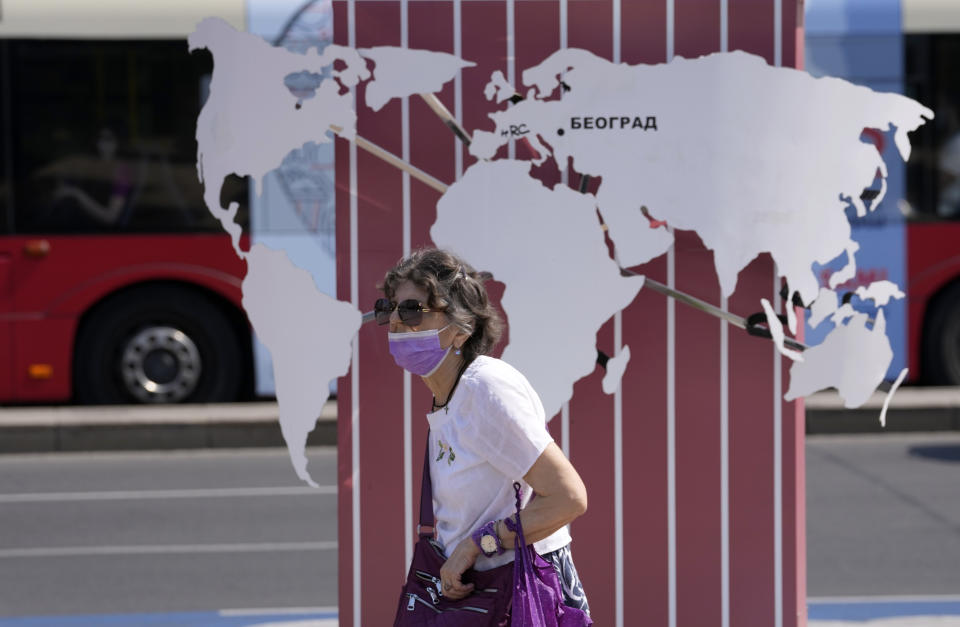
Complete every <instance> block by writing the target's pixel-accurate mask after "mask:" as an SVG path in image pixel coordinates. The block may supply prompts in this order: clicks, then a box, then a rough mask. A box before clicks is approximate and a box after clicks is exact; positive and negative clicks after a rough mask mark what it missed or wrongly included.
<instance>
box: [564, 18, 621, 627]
mask: <svg viewBox="0 0 960 627" xmlns="http://www.w3.org/2000/svg"><path fill="white" fill-rule="evenodd" d="M620 1H621V0H613V27H612V30H613V33H612V35H613V36H612V38H611V39H612V40H613V51H612V52H613V55H612V58H613V62H614V64H619V63H620V59H621V55H622V51H621V45H620V17H621V7H620ZM561 91H562V90H561ZM622 347H623V313H622V312H620V311H618V312H617V313H616V314H614V316H613V352H614V355H615V356H618V355H620V351H621V350H622ZM613 544H614V586H615V590H614V593H615V597H614V598H615V599H616V601H615V603H616V608H615V610H616V611H615V616H616V626H617V627H623V625H624V622H623V621H624V610H623V606H624V598H623V595H624V586H623V385H622V384H621V385H618V386H617V390H616V391H615V392H614V393H613Z"/></svg>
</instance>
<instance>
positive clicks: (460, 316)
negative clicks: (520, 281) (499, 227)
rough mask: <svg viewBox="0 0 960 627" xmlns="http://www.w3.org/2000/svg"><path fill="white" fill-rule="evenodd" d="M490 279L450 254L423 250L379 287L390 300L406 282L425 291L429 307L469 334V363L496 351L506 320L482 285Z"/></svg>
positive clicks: (466, 351) (465, 347)
mask: <svg viewBox="0 0 960 627" xmlns="http://www.w3.org/2000/svg"><path fill="white" fill-rule="evenodd" d="M489 278H491V276H490V274H489V273H486V272H477V271H476V270H474V269H473V267H471V266H470V265H469V264H468V263H467V262H465V261H464V260H462V259H460V258H459V257H457V256H456V255H454V254H453V253H451V252H448V251H446V250H440V249H437V248H423V249H420V250H417V251H415V252H414V253H413V254H411V255H410V256H409V257H407V258H406V259H401V260H400V262H399V263H398V264H397V265H396V266H395V267H393V268H392V269H391V270H389V271H388V272H387V274H386V276H385V277H384V278H383V283H382V284H380V285H379V286H378V287H379V288H380V289H382V290H383V293H384V294H385V295H386V296H387V298H389V299H391V300H392V299H393V295H394V292H395V291H396V289H397V286H398V285H400V284H401V283H403V282H404V281H410V282H411V283H413V284H414V285H416V286H417V287H420V288H422V289H424V290H426V292H427V294H429V297H428V298H429V301H428V302H427V303H426V305H427V306H428V307H430V308H433V307H436V308H438V309H444V310H445V311H444V313H446V314H447V318H448V319H449V320H450V322H451V323H453V324H455V325H456V326H457V327H459V328H460V329H461V330H462V331H464V332H466V333H469V334H470V337H469V338H468V339H467V341H466V342H464V344H463V347H462V349H461V350H462V351H463V358H464V360H465V361H466V362H467V363H470V362H471V361H473V360H474V359H475V358H476V357H477V355H486V354H488V353H489V352H490V351H491V350H493V347H494V346H496V344H497V342H498V341H499V340H500V336H501V334H502V333H503V320H502V319H501V318H500V314H499V313H498V312H497V310H496V309H495V308H494V307H493V306H492V305H491V304H490V299H489V298H488V297H487V289H486V288H485V287H484V286H483V281H484V280H486V279H489Z"/></svg>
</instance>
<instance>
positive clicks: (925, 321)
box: [805, 0, 960, 385]
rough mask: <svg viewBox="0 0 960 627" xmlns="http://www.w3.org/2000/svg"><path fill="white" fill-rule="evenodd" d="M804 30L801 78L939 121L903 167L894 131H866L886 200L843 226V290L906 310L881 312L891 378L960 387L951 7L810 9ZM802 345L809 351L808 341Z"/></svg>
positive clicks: (959, 102)
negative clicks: (878, 159)
mask: <svg viewBox="0 0 960 627" xmlns="http://www.w3.org/2000/svg"><path fill="white" fill-rule="evenodd" d="M805 30H806V38H805V43H806V70H807V71H808V72H810V73H812V74H814V75H832V76H838V77H840V78H844V79H846V80H849V81H852V82H856V83H860V84H863V85H866V86H868V87H871V88H873V89H876V90H879V91H892V92H899V93H903V94H905V95H907V96H909V97H911V98H914V99H915V100H918V101H919V102H921V103H923V104H925V105H927V106H928V107H930V108H931V109H933V111H934V113H935V115H936V117H935V118H934V119H933V120H931V121H930V122H928V123H927V124H924V125H923V126H921V127H920V128H919V129H918V130H917V131H915V132H914V133H912V134H911V138H910V140H911V144H912V146H913V150H912V153H911V156H910V160H909V162H907V163H906V164H905V165H904V164H903V163H902V162H901V160H900V158H899V157H898V156H897V154H896V149H895V148H894V146H893V141H892V131H890V132H887V133H883V132H880V131H878V130H875V129H871V132H870V133H867V134H865V135H867V136H868V137H867V138H868V139H869V141H871V142H872V143H874V144H875V145H877V148H878V149H879V150H881V152H882V153H883V154H884V156H885V161H886V162H887V165H888V177H887V182H888V191H887V195H886V199H885V200H884V201H883V202H882V203H881V204H880V206H879V207H878V208H877V210H876V211H874V212H873V213H871V214H870V215H869V216H867V217H866V218H864V219H855V220H852V221H851V222H852V227H853V235H854V238H855V239H856V240H857V241H859V242H860V244H861V248H860V250H859V251H858V253H857V267H858V269H859V271H860V272H859V273H858V274H860V275H861V276H859V277H857V278H856V279H854V280H853V281H851V282H850V283H849V284H845V285H844V286H842V289H844V290H852V289H855V288H856V287H858V286H859V285H862V284H867V283H869V282H871V281H873V280H878V279H890V280H893V281H895V282H897V283H898V284H900V285H901V287H902V288H903V290H904V292H905V293H906V300H905V302H904V301H893V302H891V304H890V305H888V306H887V307H886V308H885V309H886V314H887V334H888V336H889V337H890V340H891V343H892V345H893V349H894V360H893V364H891V367H890V370H889V371H888V373H887V376H888V378H891V379H892V378H894V377H896V376H897V374H898V373H899V372H900V370H901V369H902V368H904V367H909V368H910V375H909V380H911V381H914V382H917V381H919V382H924V383H932V384H940V385H960V3H957V2H941V1H940V0H875V1H872V2H869V3H864V2H859V1H857V0H837V1H836V2H817V3H814V2H810V3H808V4H807V6H806V22H805ZM861 305H863V304H862V303H861ZM817 331H818V332H819V333H823V331H822V330H820V329H819V328H818V329H817ZM808 338H809V339H810V341H811V342H813V343H816V341H817V333H816V332H814V333H812V334H808Z"/></svg>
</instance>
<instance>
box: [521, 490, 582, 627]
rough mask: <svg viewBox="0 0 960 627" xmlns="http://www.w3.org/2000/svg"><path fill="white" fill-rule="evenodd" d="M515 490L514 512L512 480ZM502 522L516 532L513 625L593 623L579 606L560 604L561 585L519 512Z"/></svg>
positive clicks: (576, 626) (579, 625)
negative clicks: (514, 518) (529, 538)
mask: <svg viewBox="0 0 960 627" xmlns="http://www.w3.org/2000/svg"><path fill="white" fill-rule="evenodd" d="M513 490H514V492H516V494H517V512H518V513H519V512H520V484H519V483H517V482H514V484H513ZM504 522H505V523H506V525H507V528H508V529H510V531H513V532H514V533H516V534H517V538H516V540H515V541H514V546H515V547H516V548H515V549H514V551H515V552H516V557H515V558H514V560H513V565H514V569H513V602H512V604H511V606H512V607H511V621H510V624H511V625H512V626H514V627H516V626H521V627H588V626H589V625H592V624H593V620H592V619H591V618H590V616H589V615H588V614H587V613H586V612H584V611H583V610H581V609H578V608H574V607H567V606H566V605H564V604H563V589H562V588H561V587H560V578H559V577H558V576H557V571H555V570H554V569H553V566H551V565H550V563H549V562H548V561H547V560H545V559H543V558H542V557H540V556H539V555H538V554H537V552H536V550H534V548H533V545H532V544H531V545H528V544H527V541H526V538H524V537H523V525H521V524H520V516H519V515H518V516H517V522H516V523H514V522H513V521H512V520H510V519H509V518H507V519H505V520H504Z"/></svg>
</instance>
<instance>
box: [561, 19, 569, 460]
mask: <svg viewBox="0 0 960 627" xmlns="http://www.w3.org/2000/svg"><path fill="white" fill-rule="evenodd" d="M567 28H568V18H567V0H560V50H566V48H567ZM560 98H561V99H562V98H563V90H562V89H561V90H560ZM560 182H561V183H562V184H563V185H564V186H565V187H566V186H568V185H570V170H569V169H568V168H567V167H566V165H564V166H563V169H562V170H561V171H560ZM560 440H561V449H562V450H563V454H564V455H566V457H567V459H570V403H569V402H565V403H564V404H563V406H562V407H561V408H560Z"/></svg>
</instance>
